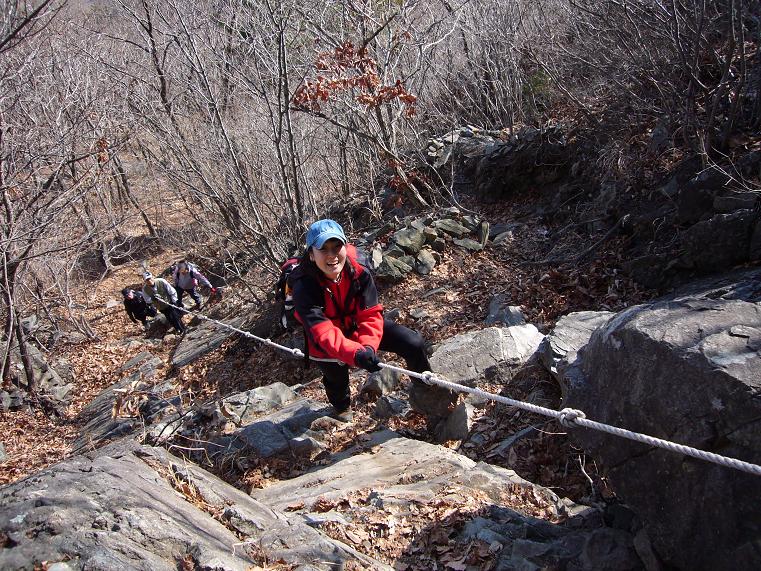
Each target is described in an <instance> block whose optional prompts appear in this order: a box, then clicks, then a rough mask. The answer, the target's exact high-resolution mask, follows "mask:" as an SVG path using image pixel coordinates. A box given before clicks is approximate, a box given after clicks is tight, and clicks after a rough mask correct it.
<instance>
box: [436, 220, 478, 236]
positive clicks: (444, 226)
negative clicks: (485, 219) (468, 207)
mask: <svg viewBox="0 0 761 571" xmlns="http://www.w3.org/2000/svg"><path fill="white" fill-rule="evenodd" d="M433 225H434V227H435V228H437V229H438V230H441V231H442V232H444V233H445V234H449V235H450V236H454V237H455V238H462V237H464V236H467V235H468V234H470V230H469V229H468V228H466V227H465V226H463V225H462V224H460V223H459V222H457V220H452V219H451V218H443V219H442V220H436V222H434V223H433Z"/></svg>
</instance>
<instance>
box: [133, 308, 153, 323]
mask: <svg viewBox="0 0 761 571" xmlns="http://www.w3.org/2000/svg"><path fill="white" fill-rule="evenodd" d="M149 317H156V308H155V307H153V306H152V305H149V306H148V307H146V308H145V314H143V315H138V316H137V318H138V319H139V320H140V322H141V323H142V324H143V325H145V323H146V320H147V319H148V318H149Z"/></svg>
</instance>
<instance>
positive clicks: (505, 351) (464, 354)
mask: <svg viewBox="0 0 761 571" xmlns="http://www.w3.org/2000/svg"><path fill="white" fill-rule="evenodd" d="M543 338H544V336H543V335H542V334H541V333H539V331H538V330H537V328H536V327H535V326H534V325H531V324H524V325H515V326H512V327H487V328H486V329H481V330H478V331H471V332H468V333H463V334H461V335H456V336H455V337H452V338H451V339H449V340H447V341H446V342H444V343H442V344H441V345H440V346H439V347H438V348H437V349H436V351H435V352H434V354H433V355H432V356H431V367H433V370H434V371H435V372H437V373H441V374H443V375H444V376H445V377H446V378H447V379H448V380H450V381H453V382H455V383H460V384H463V385H467V386H470V387H472V386H476V384H477V381H478V379H479V378H481V377H483V376H484V375H485V374H486V373H488V372H490V371H491V370H492V369H494V368H495V367H499V366H503V365H520V364H522V363H525V362H526V360H528V358H529V357H531V355H533V354H534V352H535V351H536V349H537V347H539V343H541V341H542V339H543Z"/></svg>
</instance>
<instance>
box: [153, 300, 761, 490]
mask: <svg viewBox="0 0 761 571" xmlns="http://www.w3.org/2000/svg"><path fill="white" fill-rule="evenodd" d="M159 299H160V300H161V301H164V300H163V299H161V298H159ZM165 303H166V302H165ZM170 305H171V304H170ZM174 307H176V309H178V310H179V311H182V312H184V313H188V314H189V313H191V312H190V311H189V310H187V309H185V308H184V307H177V306H174ZM194 315H195V316H196V317H197V318H198V319H201V320H203V321H211V322H212V323H216V324H217V325H221V326H222V327H226V328H227V329H230V330H232V331H235V332H236V333H240V334H241V335H243V336H244V337H249V338H251V339H255V340H256V341H259V342H261V343H264V344H265V345H268V346H270V347H274V348H276V349H280V350H281V351H285V352H287V353H290V354H291V355H294V356H295V357H304V353H303V352H302V351H301V350H299V349H296V348H291V347H285V346H284V345H278V344H277V343H275V342H274V341H272V340H270V339H266V338H264V337H259V336H257V335H254V334H253V333H249V332H248V331H243V330H242V329H238V328H237V327H233V326H232V325H227V324H226V323H222V322H221V321H217V320H215V319H211V318H210V317H206V316H205V315H201V314H198V313H196V314H194ZM379 365H380V367H382V368H384V369H389V370H391V371H396V372H398V373H402V374H405V375H407V376H409V377H412V378H415V379H420V380H421V381H423V382H424V383H426V384H428V385H438V386H440V387H444V388H447V389H450V390H452V391H455V392H459V393H470V394H473V395H477V396H479V397H482V398H485V399H488V400H491V401H494V402H500V403H503V404H506V405H509V406H514V407H517V408H520V409H522V410H527V411H529V412H534V413H536V414H541V415H543V416H549V417H551V418H554V419H556V420H558V421H559V422H560V424H562V425H563V426H565V427H566V428H572V427H575V426H582V427H584V428H591V429H593V430H599V431H601V432H606V433H608V434H612V435H614V436H620V437H621V438H627V439H629V440H634V441H636V442H642V443H644V444H649V445H650V446H656V447H658V448H663V449H665V450H670V451H671V452H678V453H680V454H684V455H685V456H691V457H692V458H698V459H699V460H705V461H707V462H713V463H714V464H719V465H720V466H725V467H727V468H734V469H735V470H740V471H742V472H748V473H749V474H755V475H756V476H761V466H759V465H757V464H751V463H750V462H745V461H743V460H737V459H736V458H730V457H728V456H722V455H721V454H714V453H713V452H706V451H705V450H699V449H697V448H693V447H692V446H686V445H684V444H678V443H676V442H671V441H669V440H664V439H662V438H656V437H654V436H649V435H647V434H642V433H640V432H633V431H631V430H626V429H625V428H619V427H617V426H612V425H610V424H605V423H602V422H596V421H594V420H589V419H588V418H587V417H586V415H585V414H584V413H583V412H582V411H580V410H576V409H572V408H564V409H562V410H554V409H551V408H545V407H543V406H539V405H536V404H532V403H529V402H524V401H519V400H515V399H511V398H508V397H504V396H502V395H495V394H493V393H488V392H486V391H483V390H481V389H479V388H475V387H466V386H465V385H459V384H457V383H453V382H451V381H447V380H446V379H442V378H441V377H437V376H436V375H434V374H433V373H432V372H430V371H426V372H424V373H416V372H415V371H408V370H407V369H403V368H402V367H397V366H395V365H389V364H387V363H379Z"/></svg>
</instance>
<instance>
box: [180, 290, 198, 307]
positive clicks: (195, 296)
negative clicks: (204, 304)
mask: <svg viewBox="0 0 761 571" xmlns="http://www.w3.org/2000/svg"><path fill="white" fill-rule="evenodd" d="M174 289H176V290H177V307H182V296H183V295H185V292H188V294H189V295H190V297H191V298H193V301H195V302H196V305H201V296H200V295H198V290H197V289H196V288H190V289H182V288H181V287H177V286H174Z"/></svg>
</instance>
